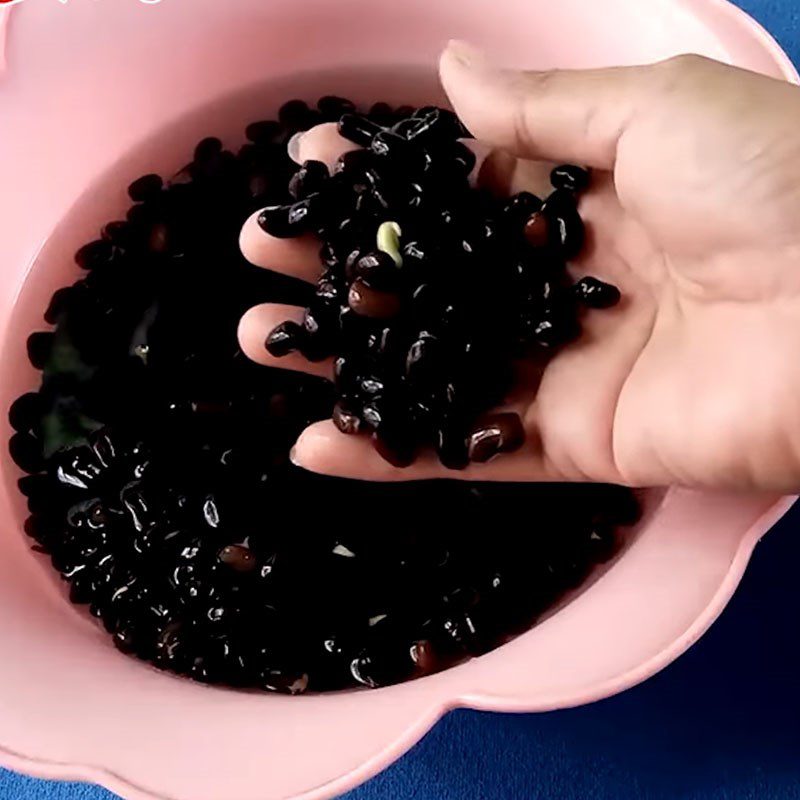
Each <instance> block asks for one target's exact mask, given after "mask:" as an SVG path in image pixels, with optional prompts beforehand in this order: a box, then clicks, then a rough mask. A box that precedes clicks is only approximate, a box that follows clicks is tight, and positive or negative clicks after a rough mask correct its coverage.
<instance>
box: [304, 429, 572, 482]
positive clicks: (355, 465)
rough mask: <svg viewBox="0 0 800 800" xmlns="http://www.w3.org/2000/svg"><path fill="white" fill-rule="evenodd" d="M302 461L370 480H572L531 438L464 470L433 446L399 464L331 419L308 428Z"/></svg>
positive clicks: (315, 467)
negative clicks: (405, 464) (449, 466)
mask: <svg viewBox="0 0 800 800" xmlns="http://www.w3.org/2000/svg"><path fill="white" fill-rule="evenodd" d="M292 461H294V463H295V464H297V466H299V467H303V468H304V469H307V470H310V471H311V472H318V473H320V474H323V475H336V476H339V477H342V478H355V479H358V480H369V481H417V480H430V479H435V478H449V479H451V480H452V479H459V480H469V481H564V480H570V478H569V477H568V476H566V475H563V474H561V473H559V472H558V470H556V469H555V468H554V467H553V465H551V464H549V463H548V462H547V460H546V459H545V458H544V457H543V456H542V454H541V452H540V451H539V448H538V444H537V443H536V442H535V441H533V442H530V441H529V442H528V443H527V444H526V445H525V446H524V447H523V448H522V449H521V450H518V451H517V452H515V453H506V454H503V455H501V456H500V457H498V458H497V459H495V460H494V461H490V462H488V463H485V464H470V465H469V466H468V467H467V468H466V469H463V470H450V469H446V468H445V467H443V466H442V464H441V463H440V462H439V459H438V457H437V456H436V454H435V453H433V452H432V451H428V452H425V453H423V454H422V455H420V457H419V458H418V459H417V461H415V462H414V464H412V465H411V466H410V467H405V468H402V469H401V468H399V467H394V466H392V465H391V464H390V463H389V462H388V461H386V460H384V459H383V458H382V457H381V456H380V455H379V454H378V453H377V452H376V450H375V448H374V446H373V444H372V442H371V440H370V438H369V437H368V436H347V435H345V434H343V433H341V432H340V431H339V430H337V428H336V427H335V426H334V424H333V423H332V422H330V421H327V420H326V421H324V422H317V423H315V424H314V425H311V426H310V427H308V428H306V429H305V430H304V431H303V433H302V434H301V435H300V438H299V439H298V440H297V443H296V444H295V446H294V450H293V451H292Z"/></svg>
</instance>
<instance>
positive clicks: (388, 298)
mask: <svg viewBox="0 0 800 800" xmlns="http://www.w3.org/2000/svg"><path fill="white" fill-rule="evenodd" d="M347 302H348V304H349V306H350V308H351V309H352V310H353V311H354V312H355V313H356V314H359V315H360V316H362V317H370V318H372V319H389V318H391V317H394V316H397V314H399V313H400V309H401V307H402V300H401V298H400V296H399V295H398V294H396V293H394V292H385V291H381V290H379V289H373V288H372V287H371V286H370V285H369V284H367V283H366V282H365V281H364V280H363V279H361V278H358V279H356V280H355V281H353V283H352V284H351V286H350V291H349V294H348V296H347Z"/></svg>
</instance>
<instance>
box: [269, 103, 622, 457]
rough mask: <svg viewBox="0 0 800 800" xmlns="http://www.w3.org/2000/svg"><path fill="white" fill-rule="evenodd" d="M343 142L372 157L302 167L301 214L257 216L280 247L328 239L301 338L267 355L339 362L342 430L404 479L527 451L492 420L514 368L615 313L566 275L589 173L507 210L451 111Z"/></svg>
mask: <svg viewBox="0 0 800 800" xmlns="http://www.w3.org/2000/svg"><path fill="white" fill-rule="evenodd" d="M338 128H339V132H340V133H341V135H342V136H344V137H345V138H347V139H349V140H351V141H352V142H354V143H355V144H357V145H359V146H361V148H362V149H361V150H356V151H352V152H348V153H346V154H344V155H343V156H342V157H341V158H340V159H339V161H338V162H337V164H336V166H335V168H334V169H333V172H332V174H330V173H329V171H328V169H327V167H326V166H325V164H323V163H321V162H319V161H307V162H305V163H304V164H303V165H302V167H301V168H300V169H299V170H298V172H296V173H295V175H294V176H293V177H292V180H291V182H290V184H289V191H290V193H291V195H292V200H293V202H292V203H286V204H276V205H273V206H271V207H268V208H266V209H264V211H263V212H262V213H261V215H260V217H259V224H260V225H261V227H262V228H263V229H264V230H265V231H267V232H268V233H270V234H272V235H273V236H278V237H292V236H300V235H304V234H309V233H313V234H316V235H318V236H319V237H320V239H321V241H322V250H321V252H320V258H321V260H322V265H323V267H324V272H323V274H322V276H321V277H320V279H319V281H318V283H317V287H316V293H315V297H314V299H313V300H312V302H311V304H310V305H309V306H308V308H307V309H306V311H305V316H304V318H303V321H302V324H299V323H297V322H294V321H286V322H284V323H282V324H280V325H279V326H278V327H276V328H275V330H274V331H272V333H271V334H270V336H269V337H268V339H267V342H266V347H267V349H268V350H269V352H270V353H272V354H273V355H275V356H283V355H286V354H287V353H290V352H292V351H295V350H297V351H300V352H301V353H302V354H303V355H304V356H306V357H307V358H308V359H310V360H311V361H319V360H322V359H324V358H328V357H335V365H334V369H335V380H336V391H337V403H336V406H335V408H334V411H333V420H334V422H335V424H336V425H337V427H338V428H339V430H341V431H343V432H344V433H348V434H357V433H369V434H370V435H371V436H372V439H373V442H374V443H375V447H376V449H377V451H378V452H379V453H380V454H381V455H382V456H383V457H384V458H385V459H386V460H387V461H389V462H390V463H392V464H394V465H395V466H398V467H406V466H409V465H410V464H412V463H413V461H414V460H415V458H416V456H417V454H418V452H419V451H420V449H421V448H422V447H425V446H433V447H435V448H436V451H437V453H438V455H439V458H440V460H441V462H442V463H443V464H444V465H445V466H446V467H448V468H450V469H463V468H464V467H466V466H467V464H468V463H469V462H470V461H472V462H485V461H488V460H490V459H491V458H493V457H494V456H497V455H498V454H500V453H505V452H512V451H514V450H517V449H519V448H520V447H521V446H522V445H523V444H524V441H525V431H524V428H523V425H522V422H521V420H520V417H519V415H518V414H516V413H511V412H501V413H497V412H496V411H495V412H494V413H492V409H495V408H497V407H498V406H499V405H501V404H502V403H503V401H504V400H505V399H506V396H507V394H508V392H509V390H510V388H511V387H512V384H513V379H514V363H515V360H517V359H519V358H520V357H525V358H531V357H533V358H536V359H537V360H538V361H539V362H544V361H546V359H547V358H548V357H549V356H551V355H552V354H553V352H555V351H556V350H557V349H558V348H559V347H561V346H562V345H565V344H567V343H569V342H570V341H572V340H574V339H575V338H577V337H578V336H579V335H580V318H579V316H580V311H581V308H609V307H611V306H613V305H615V304H616V303H617V302H618V301H619V299H620V294H619V291H618V290H617V289H616V287H614V286H611V285H610V284H606V283H603V282H602V281H599V280H597V279H596V278H592V277H586V278H583V279H582V280H580V281H578V282H577V283H575V284H573V282H572V281H571V280H570V279H569V276H568V273H567V270H566V264H567V261H568V260H570V259H572V258H574V257H575V256H577V255H578V254H579V253H580V251H581V249H582V247H583V244H584V225H583V221H582V220H581V217H580V215H579V213H578V210H577V203H576V196H577V194H578V193H579V192H581V191H583V190H584V189H586V188H587V186H588V184H589V177H590V176H589V173H588V172H587V171H586V170H584V169H582V168H580V167H577V166H570V165H564V166H561V167H557V168H555V169H554V170H553V172H552V175H551V181H552V184H553V187H554V191H553V192H552V193H551V194H550V195H549V196H548V197H547V198H546V199H545V200H544V201H543V200H541V199H540V198H539V197H537V196H535V195H534V194H531V193H530V192H521V193H520V194H517V195H514V196H513V197H510V198H497V197H494V196H492V195H491V194H490V193H489V192H488V191H484V190H480V189H477V188H475V187H474V185H471V181H470V179H469V178H470V173H471V172H472V170H473V168H474V167H475V161H476V159H475V155H474V154H473V152H472V150H471V149H470V148H469V147H467V146H466V145H465V144H464V142H463V141H461V139H462V138H464V137H466V136H468V135H469V134H468V132H467V131H466V130H465V129H464V127H463V126H462V124H461V123H460V121H459V120H458V118H457V117H456V116H455V114H453V112H452V111H447V110H445V109H442V108H436V107H434V106H427V107H424V108H420V109H417V110H416V111H413V112H412V113H411V114H410V115H409V116H407V117H403V118H401V119H400V120H399V121H396V122H394V123H393V124H391V125H388V126H387V125H385V124H384V125H381V124H378V123H376V122H375V121H373V120H371V119H370V118H369V117H366V116H362V115H359V114H355V113H352V111H350V110H349V109H348V110H347V113H343V114H342V116H341V117H340V119H339V122H338Z"/></svg>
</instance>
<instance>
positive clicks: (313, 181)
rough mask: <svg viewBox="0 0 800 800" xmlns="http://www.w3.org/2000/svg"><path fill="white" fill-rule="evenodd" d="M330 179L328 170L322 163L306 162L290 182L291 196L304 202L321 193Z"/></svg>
mask: <svg viewBox="0 0 800 800" xmlns="http://www.w3.org/2000/svg"><path fill="white" fill-rule="evenodd" d="M327 179H328V168H327V167H326V166H325V164H323V163H322V162H321V161H305V162H303V165H302V166H301V167H300V169H299V170H297V172H295V174H294V175H293V176H292V179H291V180H290V181H289V194H291V195H292V197H294V198H295V199H297V200H303V199H305V198H306V197H308V196H309V195H310V194H313V193H315V192H319V191H320V190H321V189H322V188H323V186H324V185H325V182H326V181H327Z"/></svg>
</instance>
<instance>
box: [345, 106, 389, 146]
mask: <svg viewBox="0 0 800 800" xmlns="http://www.w3.org/2000/svg"><path fill="white" fill-rule="evenodd" d="M338 129H339V134H340V135H341V136H344V138H345V139H349V140H350V141H351V142H353V143H354V144H357V145H358V146H359V147H370V145H371V144H372V140H373V138H374V137H375V136H376V134H378V133H379V132H380V131H382V130H383V129H382V128H381V126H380V125H378V124H377V123H375V122H372V120H370V119H368V118H367V117H363V116H361V115H360V114H343V115H342V116H341V118H340V119H339V122H338Z"/></svg>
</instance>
